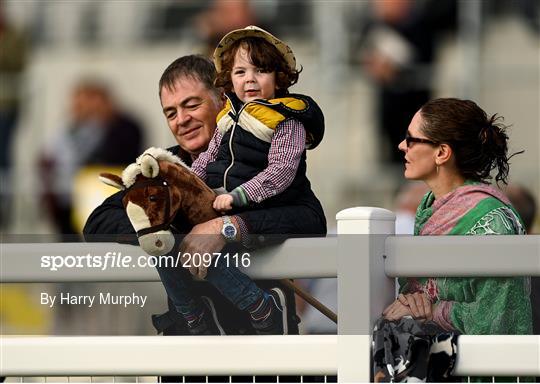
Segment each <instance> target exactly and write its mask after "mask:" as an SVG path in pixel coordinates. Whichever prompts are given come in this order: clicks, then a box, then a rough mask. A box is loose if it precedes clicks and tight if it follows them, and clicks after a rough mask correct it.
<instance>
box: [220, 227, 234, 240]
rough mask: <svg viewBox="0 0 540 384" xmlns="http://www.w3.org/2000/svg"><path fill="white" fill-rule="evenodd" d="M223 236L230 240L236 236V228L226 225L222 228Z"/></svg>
mask: <svg viewBox="0 0 540 384" xmlns="http://www.w3.org/2000/svg"><path fill="white" fill-rule="evenodd" d="M223 234H224V235H225V237H226V238H228V239H232V238H234V236H236V228H235V227H234V225H227V226H225V228H223Z"/></svg>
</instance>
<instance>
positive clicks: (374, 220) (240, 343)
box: [0, 208, 540, 382]
mask: <svg viewBox="0 0 540 384" xmlns="http://www.w3.org/2000/svg"><path fill="white" fill-rule="evenodd" d="M337 219H338V237H333V238H324V239H290V240H287V241H286V242H285V243H283V244H282V245H279V246H276V247H272V248H268V249H266V250H261V251H257V252H256V253H254V254H253V257H252V258H251V266H250V267H249V268H247V269H245V270H244V271H245V272H246V273H248V274H249V275H250V276H252V277H257V278H262V277H264V278H285V277H336V276H339V279H338V303H339V309H338V316H339V324H338V335H334V336H332V335H328V336H311V335H302V336H265V337H258V336H241V337H234V336H227V337H208V336H205V337H182V336H177V337H166V338H162V337H154V336H139V337H19V336H2V338H1V339H0V341H1V346H0V352H1V353H0V355H1V356H0V362H1V364H0V375H17V376H29V375H36V374H39V375H117V376H118V375H170V374H184V375H188V374H205V375H206V374H216V375H217V374H227V375H230V374H274V375H276V374H278V375H286V374H321V375H322V374H336V373H337V375H338V377H339V382H364V381H369V378H370V333H371V326H372V324H373V321H374V320H375V319H376V318H378V317H379V316H380V313H381V311H382V309H383V308H384V307H385V306H386V305H387V304H388V303H389V302H391V301H392V300H393V297H394V280H393V278H392V277H394V276H407V275H408V276H410V275H416V276H418V275H422V274H425V275H429V276H443V275H444V276H465V275H483V276H501V275H505V276H508V275H515V276H520V275H528V276H530V275H540V236H489V237H474V236H470V237H465V236H455V237H444V236H441V237H429V238H427V237H419V238H413V237H402V236H392V235H393V233H394V214H393V213H392V212H390V211H387V210H384V209H380V208H352V209H347V210H345V211H342V212H340V213H339V214H338V215H337ZM367 235H369V236H367ZM1 246H2V260H1V268H0V277H1V280H0V281H1V282H3V283H5V282H54V281H157V280H158V276H157V273H156V272H155V271H154V269H153V268H116V269H108V270H105V271H101V270H98V269H88V268H81V269H78V270H77V272H76V273H74V271H73V269H71V270H70V269H64V270H59V271H56V272H51V271H48V270H46V269H44V268H41V267H40V258H41V256H42V255H59V256H67V255H73V254H74V253H75V254H76V255H85V254H87V253H90V254H101V255H103V254H105V253H106V252H108V251H116V252H124V254H130V255H134V256H135V255H138V254H140V253H141V251H140V249H139V248H138V247H133V246H128V245H119V244H109V243H93V244H88V243H87V244H2V245H1ZM517 249H519V251H516V250H517ZM366 308H369V311H366ZM458 343H459V345H458V361H457V366H456V373H457V374H459V375H470V376H476V375H500V376H511V375H514V376H515V375H522V376H523V375H540V336H461V337H460V339H459V342H458ZM29 361H32V362H33V363H32V364H29ZM90 361H91V363H89V362H90ZM34 362H35V363H34Z"/></svg>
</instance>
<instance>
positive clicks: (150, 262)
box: [41, 252, 180, 272]
mask: <svg viewBox="0 0 540 384" xmlns="http://www.w3.org/2000/svg"><path fill="white" fill-rule="evenodd" d="M179 265H180V257H174V256H172V255H164V256H160V257H153V256H149V255H140V256H138V257H136V258H134V257H133V256H130V255H123V254H122V252H118V253H117V252H107V253H106V254H105V255H92V254H90V253H88V254H86V255H66V256H59V255H52V256H51V255H44V256H41V268H46V269H48V270H50V271H53V272H55V271H58V270H61V269H63V268H68V269H73V268H96V269H100V270H102V271H104V270H106V269H111V268H146V267H150V268H155V267H177V266H179Z"/></svg>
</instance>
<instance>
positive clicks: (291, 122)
mask: <svg viewBox="0 0 540 384" xmlns="http://www.w3.org/2000/svg"><path fill="white" fill-rule="evenodd" d="M222 138H223V135H222V134H221V133H220V132H219V130H217V129H216V131H215V133H214V136H213V137H212V140H211V141H210V144H209V145H208V149H207V150H206V151H205V152H203V153H201V154H200V155H199V157H198V158H197V160H195V161H194V162H193V165H192V166H191V169H192V170H193V172H195V174H197V176H199V177H200V178H201V179H203V180H206V167H207V165H208V164H209V163H210V162H212V161H215V160H216V157H217V153H218V150H219V146H220V144H221V140H222ZM305 148H306V131H305V129H304V125H303V124H302V123H301V122H300V121H298V120H295V119H288V120H285V121H283V122H282V123H280V124H279V125H278V126H277V127H276V130H275V132H274V135H273V136H272V142H271V143H270V150H269V151H268V166H267V167H266V168H265V169H264V170H262V171H261V172H260V173H259V174H257V176H255V177H254V178H252V179H251V180H249V181H247V182H245V183H244V184H242V185H240V188H242V190H243V191H244V192H245V194H246V196H247V198H248V199H249V201H252V202H256V203H260V202H261V201H263V200H266V199H268V198H270V197H272V196H275V195H277V194H279V193H281V192H283V191H284V190H285V189H287V187H288V186H289V185H291V183H292V182H293V180H294V177H295V176H296V171H297V170H298V164H299V163H300V159H301V157H302V154H303V153H304V149H305Z"/></svg>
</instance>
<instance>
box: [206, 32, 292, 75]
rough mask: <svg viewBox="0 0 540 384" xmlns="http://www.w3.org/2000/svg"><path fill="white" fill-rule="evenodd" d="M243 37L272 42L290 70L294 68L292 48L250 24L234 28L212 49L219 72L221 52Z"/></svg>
mask: <svg viewBox="0 0 540 384" xmlns="http://www.w3.org/2000/svg"><path fill="white" fill-rule="evenodd" d="M244 37H260V38H263V39H265V40H266V41H268V42H269V43H270V44H273V45H274V46H275V47H276V48H277V50H278V51H279V52H280V53H281V54H282V55H283V58H284V59H285V61H286V62H287V65H288V66H289V68H290V69H291V70H293V71H294V70H295V69H296V58H295V57H294V53H293V51H292V49H291V48H290V47H289V46H288V45H287V44H285V43H284V42H283V41H281V40H280V39H278V38H277V37H275V36H274V35H272V34H271V33H269V32H266V31H265V30H264V29H262V28H259V27H256V26H255V25H250V26H249V27H245V28H244V29H236V30H234V31H231V32H229V33H227V34H226V35H225V36H224V37H223V38H222V39H221V41H220V42H219V44H218V45H217V47H216V50H215V51H214V64H215V66H216V70H217V71H218V72H221V59H222V57H223V53H224V52H225V51H226V50H228V49H229V48H230V47H231V45H232V44H233V43H234V42H235V41H237V40H239V39H242V38H244Z"/></svg>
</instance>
